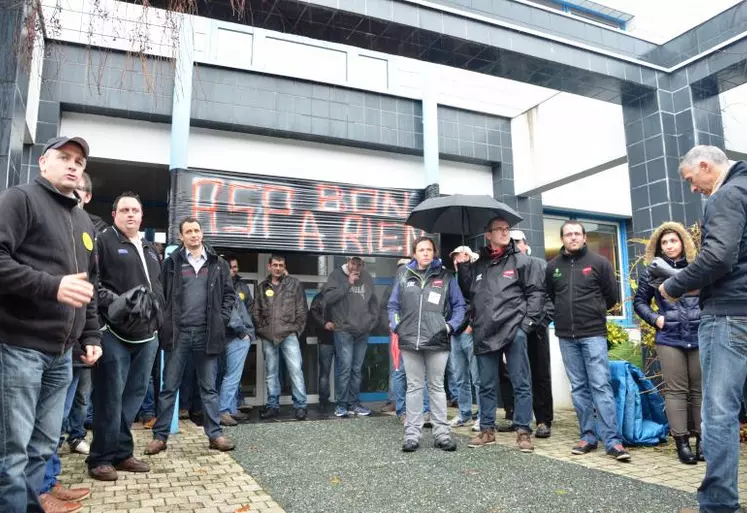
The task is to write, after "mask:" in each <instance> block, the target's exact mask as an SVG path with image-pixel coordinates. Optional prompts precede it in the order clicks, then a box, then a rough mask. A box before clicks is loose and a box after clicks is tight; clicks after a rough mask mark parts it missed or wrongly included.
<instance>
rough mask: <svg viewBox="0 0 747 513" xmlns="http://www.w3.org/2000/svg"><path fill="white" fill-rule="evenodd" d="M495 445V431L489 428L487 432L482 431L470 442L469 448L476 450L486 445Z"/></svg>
mask: <svg viewBox="0 0 747 513" xmlns="http://www.w3.org/2000/svg"><path fill="white" fill-rule="evenodd" d="M493 444H495V430H494V429H493V428H488V429H486V430H485V431H480V434H479V435H477V436H476V437H474V438H473V439H472V440H470V442H469V443H468V444H467V447H472V448H473V449H474V448H475V447H485V446H486V445H493Z"/></svg>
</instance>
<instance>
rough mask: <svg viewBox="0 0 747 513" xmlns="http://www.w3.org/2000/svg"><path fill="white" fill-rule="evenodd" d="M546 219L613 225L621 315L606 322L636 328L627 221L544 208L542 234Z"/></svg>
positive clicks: (612, 217)
mask: <svg viewBox="0 0 747 513" xmlns="http://www.w3.org/2000/svg"><path fill="white" fill-rule="evenodd" d="M545 216H547V217H555V218H557V217H560V218H563V219H568V220H572V221H581V222H582V223H583V222H590V223H606V224H611V225H615V227H616V228H617V245H618V251H619V255H620V258H619V266H618V268H617V269H615V271H616V272H617V273H618V274H619V276H620V290H619V291H618V292H619V294H620V306H621V309H622V314H621V315H608V316H607V320H610V321H613V322H616V323H618V324H620V325H621V326H622V327H624V328H634V327H637V325H636V324H635V322H634V321H633V306H632V302H633V297H632V294H633V289H632V288H631V286H630V269H629V267H630V260H629V257H628V245H627V241H628V229H627V226H626V223H627V221H628V219H625V218H621V217H615V216H605V215H599V214H591V213H585V212H574V211H569V210H563V209H554V208H545V209H543V210H542V230H543V233H544V220H545Z"/></svg>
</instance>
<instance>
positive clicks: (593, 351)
mask: <svg viewBox="0 0 747 513" xmlns="http://www.w3.org/2000/svg"><path fill="white" fill-rule="evenodd" d="M560 354H561V355H562V357H563V365H565V372H566V374H567V375H568V381H570V382H571V400H572V401H573V407H574V408H575V409H576V415H577V416H578V424H579V428H580V431H581V433H580V435H581V440H585V441H586V442H588V443H590V444H592V445H596V444H597V441H598V440H599V439H601V440H603V441H604V447H605V448H606V449H607V450H609V449H611V448H612V447H613V446H615V445H617V444H619V443H621V441H620V434H619V432H618V429H617V406H616V405H615V397H614V395H613V393H612V385H610V367H609V361H608V359H607V339H606V337H587V338H577V339H565V338H561V339H560ZM595 410H596V414H595V413H594V411H595Z"/></svg>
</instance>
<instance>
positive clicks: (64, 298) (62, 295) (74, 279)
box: [57, 273, 93, 308]
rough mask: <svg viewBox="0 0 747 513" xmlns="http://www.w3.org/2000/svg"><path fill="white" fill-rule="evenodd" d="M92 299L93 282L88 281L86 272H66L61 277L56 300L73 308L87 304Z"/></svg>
mask: <svg viewBox="0 0 747 513" xmlns="http://www.w3.org/2000/svg"><path fill="white" fill-rule="evenodd" d="M92 299H93V284H92V283H90V282H89V281H88V274H86V273H79V274H68V275H67V276H63V277H62V281H61V282H60V288H59V289H57V301H59V302H60V303H63V304H65V305H70V306H72V307H75V308H81V307H82V306H84V305H87V304H88V303H90V302H91V300H92Z"/></svg>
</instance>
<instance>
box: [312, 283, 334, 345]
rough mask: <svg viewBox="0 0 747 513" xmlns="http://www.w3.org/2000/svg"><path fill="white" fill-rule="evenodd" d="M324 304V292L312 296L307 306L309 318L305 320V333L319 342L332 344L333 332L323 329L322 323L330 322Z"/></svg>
mask: <svg viewBox="0 0 747 513" xmlns="http://www.w3.org/2000/svg"><path fill="white" fill-rule="evenodd" d="M326 310H327V309H326V305H325V304H324V294H322V293H321V292H320V293H318V294H317V295H316V296H314V299H312V300H311V306H310V307H309V318H308V320H307V322H306V335H307V336H309V337H316V338H317V340H318V341H319V343H320V344H334V343H335V332H334V331H329V330H326V329H324V325H325V324H327V323H328V322H331V321H330V319H329V316H328V315H327V311H326Z"/></svg>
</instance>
